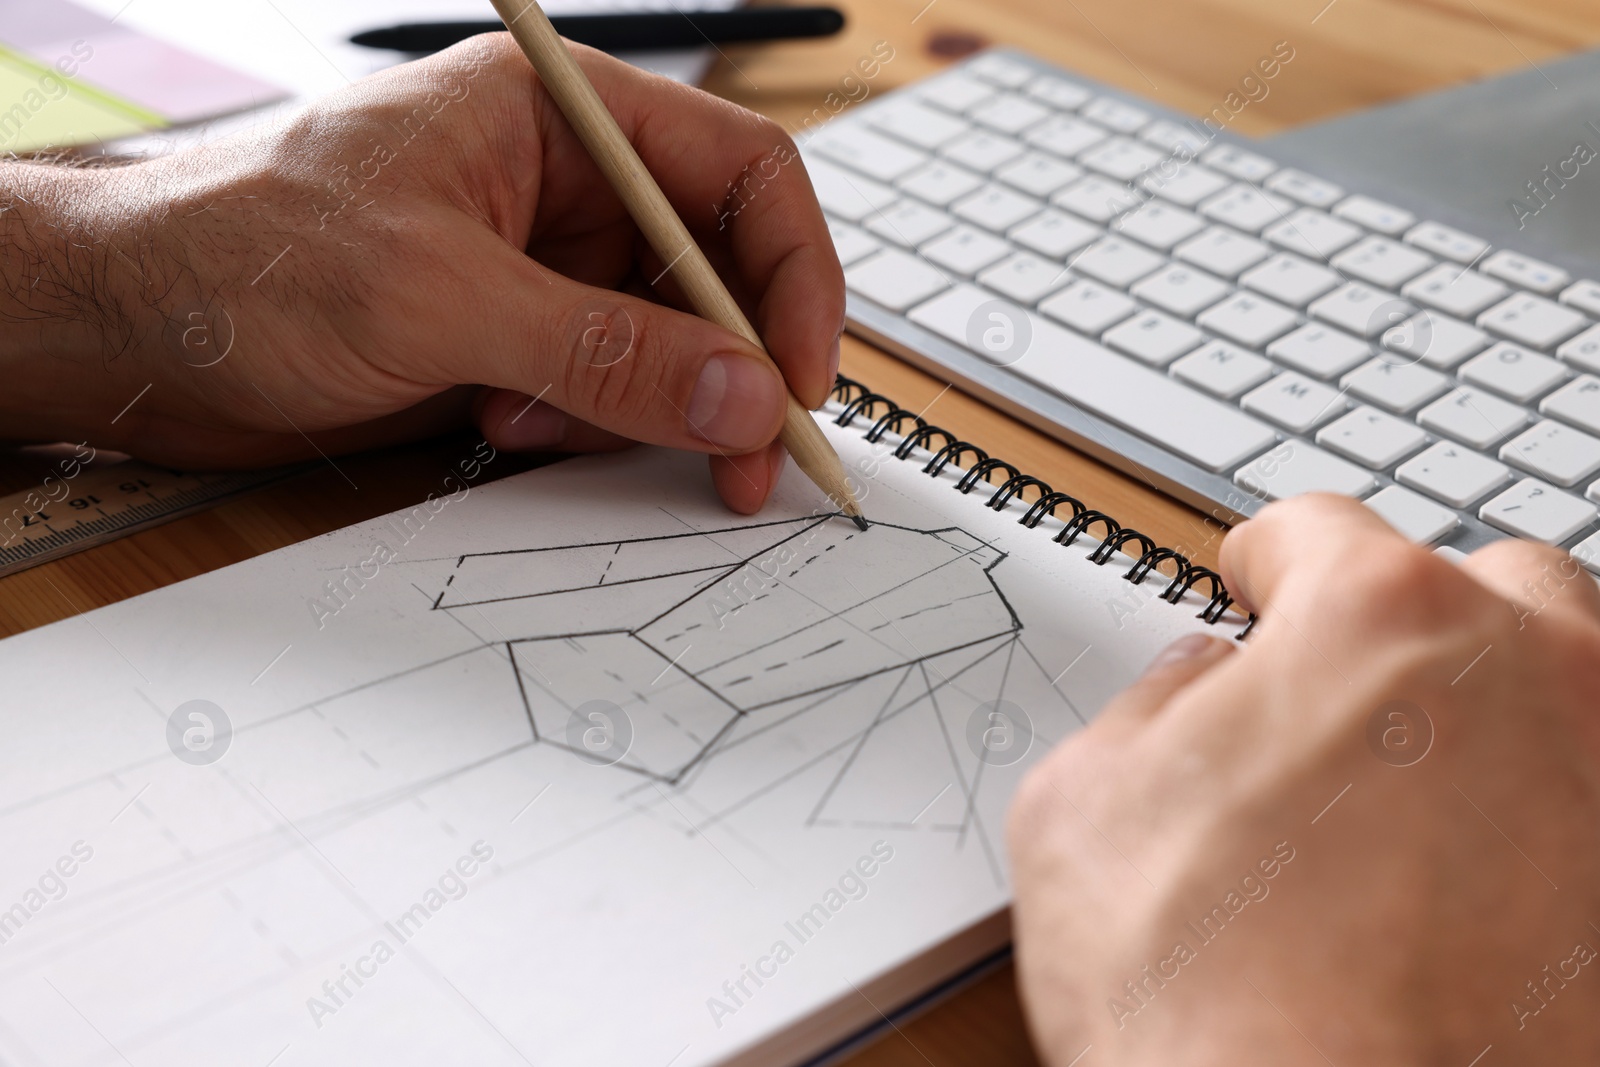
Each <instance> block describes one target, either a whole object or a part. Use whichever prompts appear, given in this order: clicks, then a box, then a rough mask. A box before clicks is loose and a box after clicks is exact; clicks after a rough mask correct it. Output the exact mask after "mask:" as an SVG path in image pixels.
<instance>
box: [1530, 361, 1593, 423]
mask: <svg viewBox="0 0 1600 1067" xmlns="http://www.w3.org/2000/svg"><path fill="white" fill-rule="evenodd" d="M1539 411H1540V412H1541V413H1542V414H1545V415H1554V416H1555V417H1556V418H1558V419H1562V420H1564V421H1566V422H1570V423H1572V425H1574V426H1580V427H1582V428H1583V429H1585V430H1588V431H1590V432H1591V433H1597V434H1600V378H1596V377H1594V376H1592V375H1588V374H1585V375H1583V376H1582V377H1580V378H1575V379H1573V380H1572V381H1570V382H1568V383H1567V384H1566V385H1563V386H1562V387H1561V388H1560V389H1557V390H1556V391H1555V392H1553V393H1551V394H1550V395H1549V396H1547V397H1545V398H1544V402H1543V403H1541V404H1540V405H1539Z"/></svg>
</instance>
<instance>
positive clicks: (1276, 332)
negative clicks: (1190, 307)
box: [1197, 293, 1296, 349]
mask: <svg viewBox="0 0 1600 1067" xmlns="http://www.w3.org/2000/svg"><path fill="white" fill-rule="evenodd" d="M1197 321H1198V322H1199V323H1200V325H1201V326H1204V327H1205V328H1206V329H1208V330H1210V331H1212V332H1213V333H1219V334H1221V335H1222V336H1223V337H1226V338H1227V339H1228V340H1230V341H1237V342H1238V343H1239V344H1241V345H1244V346H1245V347H1246V348H1254V349H1262V348H1265V347H1266V346H1267V344H1268V342H1270V341H1273V340H1276V339H1277V338H1279V337H1282V336H1283V335H1284V334H1286V333H1288V332H1289V331H1290V330H1292V329H1294V326H1295V322H1296V318H1295V313H1294V312H1293V311H1291V310H1290V309H1289V308H1286V307H1284V306H1283V305H1282V304H1279V303H1277V302H1276V301H1272V300H1268V299H1267V298H1266V297H1264V296H1255V295H1253V294H1251V293H1235V294H1233V295H1232V296H1230V297H1228V298H1227V299H1226V300H1224V301H1222V302H1221V303H1220V304H1217V305H1216V306H1214V307H1211V308H1208V309H1207V310H1205V311H1203V312H1201V314H1200V317H1199V319H1198V320H1197Z"/></svg>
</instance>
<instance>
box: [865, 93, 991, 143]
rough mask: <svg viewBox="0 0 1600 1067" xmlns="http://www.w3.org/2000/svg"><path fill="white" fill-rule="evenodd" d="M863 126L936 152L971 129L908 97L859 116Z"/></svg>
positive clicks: (881, 105)
mask: <svg viewBox="0 0 1600 1067" xmlns="http://www.w3.org/2000/svg"><path fill="white" fill-rule="evenodd" d="M861 120H862V121H863V122H865V123H867V124H868V125H870V126H874V127H876V128H877V129H879V130H881V131H883V132H884V133H887V134H889V135H890V136H893V137H898V138H899V139H900V140H902V141H905V142H907V143H909V144H912V145H915V146H916V147H918V148H925V149H929V150H932V149H935V148H938V147H939V146H940V145H942V144H945V143H947V142H949V141H953V140H955V139H956V138H957V137H960V136H961V135H962V134H964V133H966V132H967V131H968V130H970V129H971V128H972V126H971V124H970V123H966V122H963V121H961V120H960V119H958V118H956V117H955V116H954V115H950V114H946V113H945V112H943V111H940V110H939V109H938V108H933V107H929V106H928V105H927V104H923V103H919V102H918V101H916V100H914V99H912V98H910V97H899V98H896V99H894V100H890V101H886V102H885V103H882V104H879V105H877V106H876V107H874V108H871V109H870V110H867V111H865V112H863V113H862V119H861Z"/></svg>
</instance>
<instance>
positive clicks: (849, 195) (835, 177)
mask: <svg viewBox="0 0 1600 1067" xmlns="http://www.w3.org/2000/svg"><path fill="white" fill-rule="evenodd" d="M806 171H807V173H809V174H810V175H811V186H812V188H813V189H815V190H816V193H817V202H818V203H820V204H821V205H822V210H824V211H826V212H827V213H828V214H830V215H836V216H838V217H839V218H841V219H844V220H845V221H846V222H860V221H861V220H862V219H864V218H866V217H867V216H868V215H871V214H873V213H875V212H877V211H880V210H882V209H883V208H886V207H888V206H889V205H890V204H892V203H894V202H895V200H896V199H898V198H897V197H896V195H895V191H894V190H893V189H891V188H889V187H888V186H887V185H884V184H882V183H880V182H875V181H873V180H872V179H871V178H864V177H862V176H861V175H859V174H851V173H850V172H849V171H847V170H845V169H844V168H843V167H839V166H835V165H834V164H832V163H828V162H825V161H823V160H821V159H817V158H808V159H807V160H806Z"/></svg>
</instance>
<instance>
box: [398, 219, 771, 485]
mask: <svg viewBox="0 0 1600 1067" xmlns="http://www.w3.org/2000/svg"><path fill="white" fill-rule="evenodd" d="M446 225H448V222H447V223H446ZM429 236H430V235H428V234H426V233H424V234H422V235H420V239H422V240H427V239H428V238H429ZM439 239H440V240H441V241H444V240H450V239H451V237H449V236H442V235H441V236H440V238H439ZM455 239H457V240H460V238H459V237H456V238H455ZM468 244H469V247H468V248H466V249H464V250H463V251H462V252H460V253H459V254H453V255H450V256H448V257H443V258H442V259H441V260H439V261H437V262H438V265H437V267H436V269H435V271H434V273H433V274H432V275H431V276H430V278H429V285H428V286H427V287H420V286H419V287H417V289H416V291H413V292H406V293H397V294H395V299H397V300H400V301H405V302H409V303H411V304H412V305H414V306H413V307H411V308H406V307H405V306H404V304H402V307H401V309H400V311H401V313H399V314H396V315H395V316H394V317H393V318H394V321H395V322H397V323H404V324H405V325H404V327H403V329H404V331H405V332H404V335H403V338H399V340H403V343H399V344H396V345H395V346H393V347H392V348H391V349H390V352H391V358H392V359H394V360H395V361H396V363H397V364H399V365H397V366H395V367H394V368H393V369H394V370H396V371H397V372H398V373H400V374H402V375H404V376H406V377H407V378H409V379H410V380H413V381H421V382H450V383H454V382H474V383H477V384H481V385H489V386H494V387H496V388H500V389H510V390H515V391H517V392H520V393H524V394H526V395H528V396H536V397H540V398H541V402H543V403H545V404H548V405H550V406H551V407H555V408H559V409H560V410H561V411H564V412H566V413H567V414H568V415H570V416H572V417H574V418H575V419H578V420H580V421H582V422H587V423H590V424H592V425H594V426H597V427H599V428H601V429H602V430H607V431H609V432H611V433H614V434H617V435H620V436H623V437H627V438H631V439H633V440H636V441H645V442H649V443H651V444H659V445H667V446H670V447H673V448H683V449H690V450H693V451H699V452H713V453H716V452H720V453H724V454H729V455H737V454H740V453H744V452H750V451H754V450H757V449H761V448H764V447H765V446H766V445H767V444H768V443H769V442H771V441H772V440H773V438H774V437H776V436H777V433H778V429H779V427H780V426H781V424H782V421H783V412H784V406H785V397H786V390H785V386H784V382H783V379H782V377H781V376H780V375H779V374H778V373H777V371H776V370H774V368H773V366H772V364H771V362H770V361H769V360H768V359H767V358H766V357H765V356H763V355H762V354H761V353H760V351H759V350H757V349H756V348H755V347H754V346H753V345H751V344H749V343H748V342H747V341H745V340H743V339H742V338H740V337H737V336H735V335H734V334H732V333H729V332H728V331H726V330H724V329H722V328H721V327H719V326H716V325H714V324H712V323H709V322H706V321H705V320H704V319H700V318H697V317H695V316H693V315H687V314H684V313H683V312H681V311H676V310H673V309H672V308H668V307H664V306H662V305H660V304H655V303H652V302H649V301H645V300H640V299H638V298H637V297H633V296H629V295H627V294H623V293H616V292H611V291H609V290H604V289H595V288H591V287H589V286H586V285H581V284H579V283H577V282H574V281H572V280H571V279H568V278H564V277H562V276H560V275H557V274H552V273H551V272H550V271H548V270H544V269H542V268H540V267H539V265H538V264H536V263H535V262H534V261H533V260H531V259H529V258H528V257H527V256H525V255H524V254H523V253H522V252H521V250H519V249H516V248H513V247H510V246H508V245H506V244H504V243H502V242H499V241H497V240H495V239H493V238H485V237H483V236H481V235H480V236H478V237H475V238H474V239H472V240H470V241H469V242H468ZM424 288H426V292H424V291H423V289H424ZM441 304H446V305H447V306H449V307H450V308H451V309H452V314H450V315H447V316H441V315H439V314H438V313H437V308H438V306H440V305H441ZM401 329H402V327H400V326H396V330H397V331H399V330H401Z"/></svg>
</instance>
